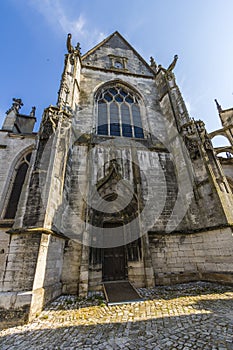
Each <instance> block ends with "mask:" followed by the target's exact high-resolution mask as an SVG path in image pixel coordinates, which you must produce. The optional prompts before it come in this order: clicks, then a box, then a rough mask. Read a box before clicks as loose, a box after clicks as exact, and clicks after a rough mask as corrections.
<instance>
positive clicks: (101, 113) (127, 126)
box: [97, 84, 144, 138]
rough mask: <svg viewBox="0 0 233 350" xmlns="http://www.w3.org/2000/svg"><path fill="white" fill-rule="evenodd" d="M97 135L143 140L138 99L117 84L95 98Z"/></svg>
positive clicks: (103, 90)
mask: <svg viewBox="0 0 233 350" xmlns="http://www.w3.org/2000/svg"><path fill="white" fill-rule="evenodd" d="M97 108H98V113H97V115H98V121H97V133H98V135H109V136H111V135H112V136H124V137H136V138H144V133H143V128H142V121H141V111H140V103H139V98H138V97H137V96H136V94H134V93H133V92H132V91H130V90H128V89H127V88H126V87H124V86H122V85H120V84H117V85H114V86H113V87H109V88H105V89H102V91H101V92H100V93H99V94H98V97H97Z"/></svg>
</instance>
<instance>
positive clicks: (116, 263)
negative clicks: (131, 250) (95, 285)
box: [103, 246, 126, 281]
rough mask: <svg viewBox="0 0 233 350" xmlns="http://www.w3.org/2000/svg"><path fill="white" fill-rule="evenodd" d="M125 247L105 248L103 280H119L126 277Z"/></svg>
mask: <svg viewBox="0 0 233 350" xmlns="http://www.w3.org/2000/svg"><path fill="white" fill-rule="evenodd" d="M125 263H126V261H125V247H124V246H120V247H114V248H104V249H103V281H118V280H124V279H125V278H126V274H125Z"/></svg>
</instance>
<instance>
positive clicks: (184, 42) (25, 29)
mask: <svg viewBox="0 0 233 350" xmlns="http://www.w3.org/2000/svg"><path fill="white" fill-rule="evenodd" d="M0 13H1V21H0V36H1V56H0V76H1V84H0V124H1V123H2V121H3V118H4V114H5V111H6V110H7V109H8V108H9V107H10V106H11V101H12V97H21V98H22V99H23V102H24V106H23V108H22V109H21V112H22V113H25V114H28V113H29V112H30V110H31V107H32V106H34V105H35V106H36V107H37V110H36V115H37V118H38V121H40V119H41V115H42V112H43V109H44V108H45V107H47V106H48V105H50V104H56V99H57V91H58V89H59V82H60V77H61V73H62V69H63V62H64V54H65V53H66V35H67V33H69V32H71V33H72V34H73V42H74V44H75V43H76V42H77V41H79V42H80V43H81V48H82V53H85V52H86V51H87V50H89V49H90V48H92V47H93V46H94V45H96V44H97V43H98V42H100V41H101V40H102V39H104V38H105V37H106V36H108V35H110V34H111V33H112V32H114V31H115V30H118V31H119V32H120V33H121V34H122V35H123V36H124V37H125V38H126V39H127V40H128V41H129V42H130V44H131V45H132V46H134V48H135V49H136V50H137V51H138V52H139V53H140V54H141V55H142V56H143V58H144V59H145V60H146V61H147V62H149V58H150V56H153V57H154V58H155V60H156V62H157V63H158V64H162V65H163V66H164V67H167V66H168V65H169V64H170V63H171V61H172V59H173V56H174V54H178V56H179V60H178V62H177V65H176V68H175V74H176V78H177V83H178V85H179V86H180V89H181V92H182V94H183V97H184V99H185V101H186V103H187V107H188V109H189V111H190V116H191V117H194V118H195V119H202V120H204V122H205V123H206V127H207V130H208V131H211V130H214V129H217V128H219V127H220V122H219V120H218V113H217V110H216V107H215V104H214V101H213V100H214V98H217V99H218V100H219V103H220V104H221V105H222V107H223V108H231V107H233V67H232V62H233V45H232V37H233V21H232V14H233V1H232V0H204V1H203V0H195V1H191V0H163V1H157V0H144V1H143V0H127V1H126V0H124V1H122V0H117V1H114V2H111V1H109V0H108V1H106V0H98V1H97V0H69V1H67V0H2V1H1V2H0ZM38 125H39V122H38V123H37V128H38Z"/></svg>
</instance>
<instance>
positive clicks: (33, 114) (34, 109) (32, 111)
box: [30, 106, 36, 117]
mask: <svg viewBox="0 0 233 350" xmlns="http://www.w3.org/2000/svg"><path fill="white" fill-rule="evenodd" d="M35 112H36V107H35V106H33V107H32V110H31V112H30V117H35V115H36V113H35Z"/></svg>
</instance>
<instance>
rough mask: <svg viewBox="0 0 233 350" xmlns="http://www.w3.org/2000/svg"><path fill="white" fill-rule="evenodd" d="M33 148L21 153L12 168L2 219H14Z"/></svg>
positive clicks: (30, 147)
mask: <svg viewBox="0 0 233 350" xmlns="http://www.w3.org/2000/svg"><path fill="white" fill-rule="evenodd" d="M32 149H33V147H32V146H29V147H27V148H26V149H24V150H23V151H21V152H20V153H19V154H18V155H17V157H16V158H15V160H14V162H13V166H12V168H11V171H10V174H11V177H10V181H9V183H8V184H7V186H6V192H5V200H4V204H3V208H2V215H1V216H2V218H3V219H14V218H15V215H16V211H17V207H18V203H19V199H20V195H21V192H22V188H23V184H24V182H25V179H26V175H27V172H28V168H29V164H30V160H31V155H32Z"/></svg>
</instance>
